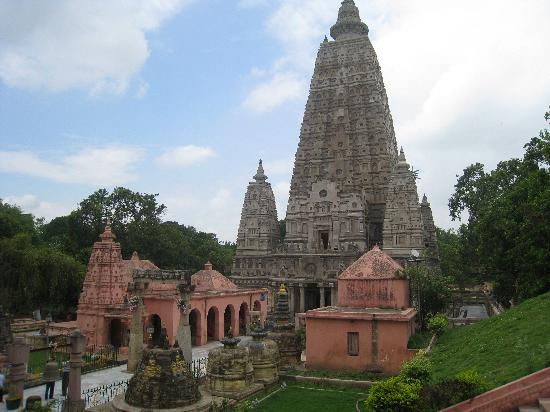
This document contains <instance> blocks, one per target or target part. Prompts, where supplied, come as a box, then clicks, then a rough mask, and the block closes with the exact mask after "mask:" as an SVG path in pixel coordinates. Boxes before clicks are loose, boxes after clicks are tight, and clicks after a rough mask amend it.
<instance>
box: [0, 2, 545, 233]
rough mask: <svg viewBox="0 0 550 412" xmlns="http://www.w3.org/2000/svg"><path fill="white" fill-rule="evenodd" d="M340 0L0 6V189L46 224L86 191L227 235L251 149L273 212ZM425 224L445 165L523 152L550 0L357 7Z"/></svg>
mask: <svg viewBox="0 0 550 412" xmlns="http://www.w3.org/2000/svg"><path fill="white" fill-rule="evenodd" d="M339 4H340V1H338V0H194V1H193V0H109V1H103V0H48V1H44V0H23V1H22V0H0V198H2V199H4V201H7V202H10V203H16V204H18V205H20V206H21V207H22V208H23V209H24V210H25V211H27V212H31V213H33V214H35V215H36V216H43V217H45V218H46V219H51V218H52V217H55V216H59V215H62V214H66V213H68V212H69V211H71V210H73V209H74V208H75V207H76V205H77V204H78V202H79V201H80V200H82V199H83V198H85V197H86V196H88V195H89V194H90V193H92V192H93V191H95V190H97V189H98V188H100V187H106V188H113V187H115V186H118V185H122V186H125V187H128V188H130V189H132V190H137V191H141V192H147V193H158V194H159V199H160V201H161V202H163V203H165V204H166V205H167V206H168V211H167V214H166V216H165V218H166V219H174V220H178V221H179V222H181V223H185V224H186V225H193V226H195V227H197V228H199V229H201V230H205V231H210V232H214V233H217V234H218V235H219V237H220V238H221V239H223V240H235V237H236V232H237V226H238V223H239V216H240V209H241V206H242V200H243V196H244V192H245V190H246V185H247V183H248V182H249V180H250V179H251V177H252V176H253V175H254V173H255V170H256V167H257V161H258V159H259V158H263V159H264V163H265V169H266V174H267V175H268V176H269V181H270V182H271V184H272V185H273V187H274V190H275V193H276V196H277V204H278V212H279V217H280V218H282V217H284V214H285V211H286V202H287V197H288V188H289V181H290V177H291V172H292V162H293V158H294V154H295V151H296V148H297V144H298V137H299V129H300V123H301V120H302V116H303V109H304V106H305V102H306V98H307V91H308V85H309V81H310V78H311V75H312V71H313V64H314V59H315V54H316V52H317V48H318V46H319V43H320V42H321V41H322V39H323V37H324V35H325V34H328V32H329V29H330V26H331V25H332V24H333V23H334V22H335V20H336V16H337V10H338V7H339ZM356 4H357V5H358V6H359V8H360V11H361V16H362V18H363V21H365V22H366V23H367V24H368V25H369V27H370V37H371V40H372V41H373V44H374V47H375V48H376V50H377V53H378V57H379V60H380V64H381V66H382V71H383V75H384V80H385V85H386V88H387V90H388V95H389V99H390V107H391V109H392V114H393V118H394V122H395V126H396V131H397V139H398V144H399V145H402V146H403V147H404V149H405V152H406V154H407V158H408V160H409V162H410V163H411V164H412V165H413V166H414V168H415V169H420V177H421V180H420V181H419V191H420V192H421V193H422V192H426V193H427V194H428V196H429V199H430V201H431V203H432V207H433V209H434V215H435V219H436V224H438V225H439V226H442V227H450V226H451V225H452V224H453V223H452V222H451V221H450V219H449V217H448V209H447V200H448V198H449V196H450V194H451V193H452V191H453V185H454V183H455V181H456V177H455V176H456V174H459V173H460V172H461V171H462V169H464V167H466V166H467V165H469V164H471V163H473V162H478V161H479V162H482V163H485V164H486V165H487V166H488V167H494V166H495V164H496V162H498V161H499V160H501V159H506V158H510V157H512V156H519V155H520V154H521V153H522V147H523V145H524V144H525V143H526V142H527V141H528V140H529V138H530V137H532V136H534V135H536V134H537V133H538V131H539V130H540V129H541V128H543V127H544V126H545V123H544V119H543V114H544V112H545V111H546V110H547V108H548V105H549V104H550V43H549V41H548V39H550V25H549V24H548V20H549V18H550V2H549V1H548V0H521V1H518V0H460V1H458V0H357V1H356Z"/></svg>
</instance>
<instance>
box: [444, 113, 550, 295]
mask: <svg viewBox="0 0 550 412" xmlns="http://www.w3.org/2000/svg"><path fill="white" fill-rule="evenodd" d="M545 118H546V120H549V119H550V112H549V113H546V115H545ZM549 166H550V133H549V132H548V130H542V131H541V132H540V134H539V136H538V137H534V138H532V139H531V140H530V141H529V143H527V144H526V145H525V154H524V156H523V158H522V159H510V160H506V161H502V162H500V163H499V164H498V165H497V167H496V168H495V170H493V171H491V172H486V171H485V170H484V166H483V165H481V164H479V163H477V164H475V165H471V166H469V167H468V168H466V169H465V170H464V173H463V174H462V176H460V177H459V178H458V181H457V184H456V185H455V192H454V194H453V195H452V197H451V198H450V200H449V210H450V212H451V216H452V218H453V219H460V218H461V217H462V215H463V213H464V212H467V215H468V223H467V225H463V229H462V236H463V237H467V240H468V244H467V247H465V248H463V253H465V252H467V254H468V255H469V258H470V262H468V263H470V264H471V266H474V267H476V271H477V272H478V273H481V274H483V277H484V278H485V279H486V280H490V281H493V282H494V283H495V293H496V295H497V297H498V298H499V300H500V301H502V302H504V303H505V302H508V301H511V302H513V303H515V302H519V301H521V300H523V299H526V298H529V297H532V296H536V295H537V294H540V293H543V292H545V291H547V290H550V269H549V268H550V249H549V248H548V244H550V243H549V242H550V172H549V170H548V167H549ZM463 244H464V240H463ZM463 259H464V257H463ZM466 262H467V261H466Z"/></svg>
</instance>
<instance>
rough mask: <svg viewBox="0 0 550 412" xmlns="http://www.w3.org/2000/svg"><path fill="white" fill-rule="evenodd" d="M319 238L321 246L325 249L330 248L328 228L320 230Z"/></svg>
mask: <svg viewBox="0 0 550 412" xmlns="http://www.w3.org/2000/svg"><path fill="white" fill-rule="evenodd" d="M319 238H320V239H321V248H322V249H323V250H328V246H329V245H328V230H323V231H321V232H319Z"/></svg>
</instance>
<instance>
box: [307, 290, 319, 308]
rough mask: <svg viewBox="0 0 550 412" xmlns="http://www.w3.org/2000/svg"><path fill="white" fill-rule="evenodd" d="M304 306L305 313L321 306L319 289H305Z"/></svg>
mask: <svg viewBox="0 0 550 412" xmlns="http://www.w3.org/2000/svg"><path fill="white" fill-rule="evenodd" d="M305 304H306V307H305V309H306V311H307V310H311V309H317V308H318V307H319V306H321V294H320V293H319V288H317V287H309V288H306V289H305Z"/></svg>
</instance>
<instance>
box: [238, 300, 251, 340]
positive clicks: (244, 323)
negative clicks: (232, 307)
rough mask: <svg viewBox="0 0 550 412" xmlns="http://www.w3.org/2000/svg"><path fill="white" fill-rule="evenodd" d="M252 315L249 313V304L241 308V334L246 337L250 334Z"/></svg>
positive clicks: (244, 304) (242, 305) (243, 304)
mask: <svg viewBox="0 0 550 412" xmlns="http://www.w3.org/2000/svg"><path fill="white" fill-rule="evenodd" d="M249 318H250V314H249V311H248V304H247V303H246V302H244V303H242V304H241V307H240V308H239V334H240V335H246V334H247V332H248V324H249V322H250V321H249Z"/></svg>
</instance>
